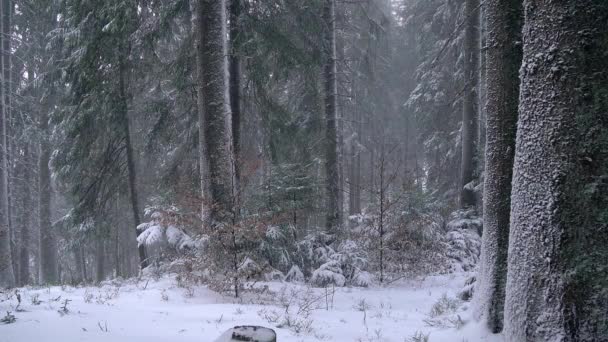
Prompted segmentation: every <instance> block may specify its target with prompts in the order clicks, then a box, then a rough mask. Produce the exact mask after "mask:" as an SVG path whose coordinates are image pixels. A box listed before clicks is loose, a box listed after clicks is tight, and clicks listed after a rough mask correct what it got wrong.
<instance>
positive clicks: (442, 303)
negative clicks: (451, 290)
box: [429, 293, 459, 318]
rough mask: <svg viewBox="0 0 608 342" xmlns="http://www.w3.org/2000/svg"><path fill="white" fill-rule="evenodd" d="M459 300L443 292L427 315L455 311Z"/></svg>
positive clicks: (435, 315)
mask: <svg viewBox="0 0 608 342" xmlns="http://www.w3.org/2000/svg"><path fill="white" fill-rule="evenodd" d="M458 305H459V302H458V300H457V299H455V298H449V297H448V296H447V295H446V294H445V293H444V294H443V295H442V296H441V297H440V298H439V299H438V300H437V301H436V302H435V304H433V306H432V307H431V311H430V312H429V316H430V317H432V318H434V317H437V316H441V315H444V314H447V313H453V312H456V310H457V309H458Z"/></svg>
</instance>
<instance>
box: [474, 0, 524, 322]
mask: <svg viewBox="0 0 608 342" xmlns="http://www.w3.org/2000/svg"><path fill="white" fill-rule="evenodd" d="M485 4H486V8H485V14H486V16H487V17H486V18H487V23H488V28H489V30H488V35H487V46H488V48H487V59H486V63H487V77H488V79H487V87H488V88H487V94H488V97H487V103H486V106H485V112H486V113H487V128H486V129H487V131H486V132H487V138H486V154H485V160H486V167H485V170H486V171H485V172H486V175H485V180H484V192H485V193H484V201H483V222H484V231H483V236H482V241H483V243H482V252H481V263H480V271H479V277H478V279H479V283H478V286H477V289H478V290H477V293H476V296H477V298H476V300H477V304H478V306H479V309H480V312H479V314H481V315H482V317H483V319H484V320H486V324H487V325H488V327H489V329H490V330H491V331H492V332H494V333H498V332H500V331H502V328H503V309H504V296H505V284H506V278H507V249H508V243H509V242H508V241H509V214H510V210H511V178H512V175H513V157H514V154H515V133H516V130H517V105H518V96H519V67H520V65H521V44H520V41H521V21H522V20H521V19H522V6H521V0H488V1H487V2H486V3H485Z"/></svg>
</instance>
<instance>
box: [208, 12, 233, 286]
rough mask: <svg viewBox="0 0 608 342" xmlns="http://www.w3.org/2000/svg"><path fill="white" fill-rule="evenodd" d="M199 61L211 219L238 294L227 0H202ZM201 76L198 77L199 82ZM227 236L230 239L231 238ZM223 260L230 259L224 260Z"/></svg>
mask: <svg viewBox="0 0 608 342" xmlns="http://www.w3.org/2000/svg"><path fill="white" fill-rule="evenodd" d="M199 1H200V2H199V5H200V6H199V13H198V15H199V25H198V26H199V30H200V31H199V32H200V48H199V51H198V52H199V54H200V57H199V58H200V65H199V68H202V71H201V76H202V77H201V78H202V91H201V92H200V93H199V95H202V97H203V99H202V101H200V98H199V103H200V102H202V103H203V107H204V109H203V110H204V116H205V117H204V121H203V125H202V126H201V128H202V129H203V131H201V133H202V135H203V136H204V140H205V149H206V150H205V152H206V156H205V159H206V162H207V171H208V177H209V178H208V180H209V202H210V203H209V222H210V223H211V224H212V225H213V226H214V227H215V228H217V229H219V230H218V233H219V234H220V236H219V237H220V239H222V240H223V241H224V242H222V245H224V244H225V245H229V246H230V247H229V249H230V251H227V252H229V257H230V258H231V260H230V267H231V268H232V272H233V281H234V284H233V285H234V291H235V296H236V297H238V296H239V293H238V290H239V280H238V276H237V268H238V262H239V260H238V246H237V243H236V235H235V234H236V232H235V229H236V223H237V222H236V220H237V203H236V192H237V189H236V181H237V179H236V177H235V159H234V151H235V150H234V147H233V140H232V139H233V135H232V114H231V110H230V97H229V79H228V78H229V77H228V73H227V71H228V61H227V58H226V56H227V50H228V49H227V45H228V44H227V40H226V38H227V35H226V2H225V0H219V1H217V0H199ZM200 81H201V80H199V82H200ZM228 239H229V240H230V241H228ZM222 262H227V261H226V260H223V261H222Z"/></svg>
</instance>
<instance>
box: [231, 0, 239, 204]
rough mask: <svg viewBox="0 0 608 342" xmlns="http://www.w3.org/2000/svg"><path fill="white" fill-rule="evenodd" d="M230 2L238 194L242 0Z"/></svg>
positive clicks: (237, 183)
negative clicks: (239, 50)
mask: <svg viewBox="0 0 608 342" xmlns="http://www.w3.org/2000/svg"><path fill="white" fill-rule="evenodd" d="M229 1H230V63H229V68H230V86H229V87H230V90H229V91H230V109H231V110H232V146H233V150H234V160H235V163H234V169H235V170H234V176H235V179H236V186H237V189H236V190H237V194H238V186H239V183H240V179H241V177H240V176H241V175H240V162H241V159H240V157H241V145H240V144H241V58H240V57H239V52H238V49H239V40H240V34H241V33H240V30H241V6H242V4H241V0H229Z"/></svg>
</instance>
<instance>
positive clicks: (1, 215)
mask: <svg viewBox="0 0 608 342" xmlns="http://www.w3.org/2000/svg"><path fill="white" fill-rule="evenodd" d="M1 5H2V6H1V11H2V12H1V15H0V18H1V21H2V23H1V25H0V26H1V29H2V34H0V36H2V38H1V42H2V44H0V46H1V47H2V53H1V54H0V55H1V58H2V60H1V66H2V69H4V65H5V64H7V63H10V59H9V54H8V52H9V49H7V48H6V47H10V45H9V44H10V42H7V41H8V40H9V37H10V35H6V34H5V33H7V32H8V28H10V25H9V24H8V20H9V18H10V13H9V12H8V9H9V8H10V3H9V1H8V0H2V4H1ZM6 82H7V79H6V78H5V77H4V75H2V84H1V85H0V97H1V100H0V101H1V103H2V109H1V111H0V134H1V136H0V143H1V144H2V146H1V151H0V153H1V160H0V162H1V163H2V165H1V170H0V287H12V286H15V274H14V272H13V261H12V253H11V239H10V236H11V231H10V226H9V217H8V211H9V207H8V160H7V159H8V155H7V154H8V150H7V147H8V146H7V133H8V132H7V129H8V127H7V126H8V122H7V111H8V104H7V103H6V96H4V93H5V91H6V87H5V84H6Z"/></svg>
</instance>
